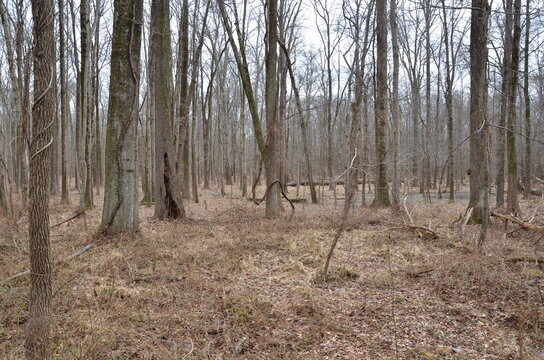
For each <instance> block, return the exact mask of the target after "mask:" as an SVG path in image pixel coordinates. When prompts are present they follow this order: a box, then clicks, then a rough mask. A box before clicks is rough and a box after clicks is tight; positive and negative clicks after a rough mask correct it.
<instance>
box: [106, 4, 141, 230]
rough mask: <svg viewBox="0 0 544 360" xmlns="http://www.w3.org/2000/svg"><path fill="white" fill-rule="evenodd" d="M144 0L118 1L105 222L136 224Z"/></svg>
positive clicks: (112, 226)
mask: <svg viewBox="0 0 544 360" xmlns="http://www.w3.org/2000/svg"><path fill="white" fill-rule="evenodd" d="M142 8H143V0H116V1H115V2H114V20H113V37H112V50H111V61H110V67H111V70H110V91H109V102H108V123H107V129H106V162H105V165H106V179H105V180H106V181H105V189H104V208H103V211H102V224H101V227H102V229H103V231H104V232H105V233H106V234H116V233H119V232H123V231H129V232H130V231H136V230H137V229H138V198H137V196H138V181H137V179H138V178H137V176H136V170H137V158H136V153H137V143H138V141H137V130H138V115H139V114H138V112H139V106H138V104H139V88H140V49H141V42H142V26H141V24H142Z"/></svg>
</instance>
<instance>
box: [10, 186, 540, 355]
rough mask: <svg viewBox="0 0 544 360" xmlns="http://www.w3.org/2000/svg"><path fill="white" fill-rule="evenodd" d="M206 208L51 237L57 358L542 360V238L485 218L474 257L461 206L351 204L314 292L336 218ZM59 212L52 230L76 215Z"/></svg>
mask: <svg viewBox="0 0 544 360" xmlns="http://www.w3.org/2000/svg"><path fill="white" fill-rule="evenodd" d="M203 200H207V201H206V202H204V201H203V202H202V203H200V204H188V205H187V206H186V210H187V212H188V215H189V218H190V220H188V221H173V222H160V221H156V220H154V219H153V218H152V214H153V212H152V209H151V208H146V207H143V206H142V207H141V208H140V209H141V216H140V217H141V234H138V235H135V236H133V237H121V238H99V237H97V235H96V234H94V232H95V231H97V229H98V224H99V220H100V206H97V208H95V209H93V210H90V211H87V212H86V214H85V215H84V216H79V217H77V218H74V219H72V220H71V221H69V222H66V223H64V224H62V225H59V226H57V227H55V228H53V229H52V247H53V254H54V258H55V259H56V261H57V266H56V267H55V282H54V293H55V296H54V309H55V310H54V313H55V328H54V342H53V343H54V348H52V349H51V351H52V352H53V354H54V358H56V359H85V360H88V359H100V360H102V359H112V360H113V359H208V358H211V359H326V358H331V359H332V358H341V359H394V358H399V359H541V358H543V357H544V353H543V351H544V350H543V349H544V338H543V332H542V327H543V326H544V307H543V304H544V298H543V297H544V295H543V294H542V289H541V288H542V287H543V285H544V284H543V279H544V272H543V271H542V268H541V267H542V263H541V262H540V261H539V260H538V259H542V258H544V254H543V248H542V239H541V238H542V234H541V233H538V232H534V231H527V230H525V229H523V228H521V229H518V230H517V231H513V230H515V229H516V227H515V226H517V225H508V226H507V227H506V228H505V225H504V223H503V222H502V221H499V220H495V221H493V222H492V224H491V227H490V230H489V235H488V241H487V243H486V246H485V249H484V252H483V253H478V252H476V251H475V245H474V243H475V241H476V239H477V236H478V228H477V227H476V226H472V225H467V226H466V227H465V229H464V231H463V232H462V231H461V228H460V225H459V224H452V223H453V222H454V220H455V219H456V218H458V217H459V214H462V213H463V212H464V211H465V205H464V204H453V205H447V204H445V203H442V202H441V203H439V204H436V203H435V204H431V205H423V204H415V203H412V204H411V203H409V202H408V204H407V206H408V208H409V213H410V217H411V218H412V220H413V224H418V225H413V224H412V222H411V220H410V219H409V218H408V216H407V215H406V214H404V215H399V216H391V212H390V210H373V209H367V208H360V207H359V206H357V207H356V208H355V211H354V212H353V215H352V216H351V217H350V219H349V221H348V223H347V224H346V231H345V232H344V234H343V235H342V237H341V239H340V241H339V243H338V247H337V249H336V252H335V254H334V257H333V259H332V263H331V264H332V265H331V272H330V277H329V278H327V280H326V281H315V278H316V277H315V275H316V274H317V273H318V272H319V271H320V270H321V267H322V265H323V260H324V256H325V255H326V252H327V250H328V247H329V243H330V241H331V239H332V237H333V236H334V233H335V229H336V228H337V221H338V219H339V218H340V212H341V206H337V207H335V206H333V203H332V201H330V203H326V204H325V205H309V204H301V203H299V204H297V209H296V212H295V213H294V215H292V218H291V220H290V221H289V220H288V219H289V212H288V211H286V213H285V218H283V219H277V220H271V219H265V218H264V216H263V215H264V209H263V208H260V207H256V206H255V205H253V204H252V203H251V202H248V201H245V200H242V199H239V198H234V199H233V198H229V197H219V196H217V195H216V194H213V193H211V192H209V193H204V194H203ZM539 201H540V200H538V199H533V200H529V201H526V202H522V206H523V207H524V213H526V214H533V211H534V209H536V208H537V206H538V204H539ZM57 203H58V199H54V202H53V204H52V218H51V223H52V224H57V223H60V222H61V221H63V220H64V219H67V218H69V217H70V216H72V215H73V214H74V212H73V208H63V207H62V206H60V205H57ZM534 214H535V215H534V218H533V219H532V224H533V225H534V226H542V225H543V224H544V216H542V215H541V214H539V213H538V212H535V213H534ZM403 217H404V218H403ZM0 221H1V224H0V235H1V237H0V279H1V280H2V288H1V289H0V291H1V292H2V296H1V303H0V305H1V306H0V312H1V316H0V319H1V320H2V321H1V323H0V358H1V359H21V358H22V357H23V349H24V347H23V340H24V336H23V335H24V324H25V320H26V315H27V301H28V299H27V296H28V286H29V284H28V277H26V276H21V277H18V278H16V279H13V280H10V281H9V282H4V281H3V280H5V279H7V278H9V277H10V276H12V275H14V274H18V273H21V272H23V271H25V270H26V269H27V267H28V259H27V258H28V249H27V245H26V244H27V242H28V239H27V226H28V224H27V220H26V217H25V216H24V215H23V212H20V216H17V217H13V218H8V219H1V220H0ZM435 235H436V236H435ZM91 243H92V244H94V246H93V247H92V248H91V249H88V251H86V252H85V253H83V254H80V256H78V257H73V258H70V256H71V255H73V254H75V253H77V251H78V250H79V249H82V248H84V247H85V246H86V245H87V244H91ZM63 259H70V260H69V261H61V260H63ZM512 259H519V261H518V260H512ZM534 259H537V260H536V261H534Z"/></svg>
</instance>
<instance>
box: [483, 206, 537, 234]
mask: <svg viewBox="0 0 544 360" xmlns="http://www.w3.org/2000/svg"><path fill="white" fill-rule="evenodd" d="M491 216H493V217H496V218H498V219H501V220H503V221H506V222H508V221H510V222H512V223H514V224H518V225H519V226H521V227H522V228H524V229H526V230H531V231H535V232H538V233H541V234H544V228H542V227H540V226H536V225H533V224H531V223H528V222H525V221H522V220H520V219H518V218H517V217H514V216H512V215H505V214H499V213H497V212H494V211H492V212H491Z"/></svg>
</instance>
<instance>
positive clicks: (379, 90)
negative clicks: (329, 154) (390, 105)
mask: <svg viewBox="0 0 544 360" xmlns="http://www.w3.org/2000/svg"><path fill="white" fill-rule="evenodd" d="M376 53H377V58H376V113H375V122H376V125H375V136H376V160H377V163H378V165H377V168H378V171H377V178H376V191H375V192H376V195H375V197H374V202H373V203H372V206H374V207H384V206H390V205H391V201H390V200H389V185H388V182H387V148H386V146H387V113H388V111H387V7H386V1H377V2H376Z"/></svg>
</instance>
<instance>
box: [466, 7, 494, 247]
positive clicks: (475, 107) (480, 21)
mask: <svg viewBox="0 0 544 360" xmlns="http://www.w3.org/2000/svg"><path fill="white" fill-rule="evenodd" d="M488 17H489V5H488V2H487V0H472V16H471V31H470V79H471V81H470V200H469V204H468V207H469V208H473V211H472V221H473V222H476V223H482V229H483V230H482V233H481V236H480V239H479V241H478V245H479V246H482V245H483V242H484V240H485V234H486V231H487V224H488V221H489V199H488V197H489V168H488V167H489V128H488V124H487V62H488V59H487V55H488V50H487V39H488Z"/></svg>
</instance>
